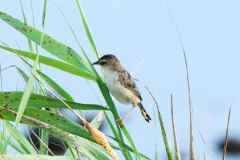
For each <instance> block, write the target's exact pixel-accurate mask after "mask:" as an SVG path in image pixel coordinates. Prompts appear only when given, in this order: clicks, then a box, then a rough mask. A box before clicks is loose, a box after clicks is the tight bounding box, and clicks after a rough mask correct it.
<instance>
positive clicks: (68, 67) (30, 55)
mask: <svg viewBox="0 0 240 160" xmlns="http://www.w3.org/2000/svg"><path fill="white" fill-rule="evenodd" d="M0 48H2V49H4V50H7V51H10V52H12V53H15V54H17V55H21V56H24V57H26V58H29V59H32V60H33V59H35V58H36V54H34V53H31V52H26V51H22V50H18V49H12V48H9V47H5V46H1V45H0ZM39 62H40V63H42V64H46V65H48V66H51V67H54V68H57V69H60V70H62V71H65V72H68V73H71V74H74V75H77V76H80V77H83V78H86V79H89V80H93V81H95V77H94V76H93V75H92V74H91V73H90V72H88V71H86V70H83V69H81V68H78V67H76V66H73V65H70V64H67V63H64V62H61V61H58V60H55V59H52V58H48V57H45V56H39Z"/></svg>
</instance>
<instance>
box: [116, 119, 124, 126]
mask: <svg viewBox="0 0 240 160" xmlns="http://www.w3.org/2000/svg"><path fill="white" fill-rule="evenodd" d="M124 121H125V118H122V119H118V120H116V122H118V124H119V125H120V126H123V123H124Z"/></svg>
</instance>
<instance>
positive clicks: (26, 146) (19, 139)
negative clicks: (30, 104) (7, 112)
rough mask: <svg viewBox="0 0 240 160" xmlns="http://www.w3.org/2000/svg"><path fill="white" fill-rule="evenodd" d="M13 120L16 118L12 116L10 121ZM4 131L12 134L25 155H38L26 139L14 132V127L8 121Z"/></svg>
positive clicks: (16, 131)
mask: <svg viewBox="0 0 240 160" xmlns="http://www.w3.org/2000/svg"><path fill="white" fill-rule="evenodd" d="M0 113H1V114H0V115H2V116H4V114H2V112H1V111H0ZM3 118H4V117H3ZM15 118H16V116H13V117H12V120H11V121H14V120H15ZM6 119H7V118H6ZM6 130H7V131H8V132H9V133H12V137H13V138H14V139H15V141H16V142H18V144H19V146H20V148H21V149H23V150H24V151H25V152H26V153H27V154H38V153H37V151H36V150H35V149H34V147H33V146H32V144H31V143H30V142H29V141H28V140H27V139H26V137H24V135H23V134H22V133H20V132H19V131H18V130H14V126H13V125H12V124H11V123H10V122H9V121H6ZM9 138H10V137H9ZM9 138H8V139H9Z"/></svg>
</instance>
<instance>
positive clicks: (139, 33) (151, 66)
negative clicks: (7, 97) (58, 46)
mask: <svg viewBox="0 0 240 160" xmlns="http://www.w3.org/2000/svg"><path fill="white" fill-rule="evenodd" d="M56 3H57V4H58V5H59V7H60V8H61V9H62V10H63V12H64V14H65V16H66V18H67V19H68V21H69V23H70V25H71V27H72V28H73V30H74V32H75V34H76V35H77V37H78V38H79V41H80V43H81V45H82V46H83V48H84V50H85V52H86V53H87V54H88V55H89V57H90V59H91V60H92V61H93V62H94V61H96V59H95V57H94V56H93V53H92V50H91V47H90V45H89V43H88V40H87V37H86V35H85V31H84V28H83V26H82V23H81V19H80V15H79V13H78V9H77V6H76V3H75V2H74V1H68V2H66V1H63V0H59V1H56ZM81 3H82V8H83V10H84V12H85V16H86V18H87V21H88V24H89V26H90V28H91V31H92V34H93V37H94V39H95V43H96V45H97V49H98V52H99V54H100V56H101V55H104V54H114V55H116V56H117V57H118V58H119V60H120V61H121V63H122V65H123V66H124V67H125V68H126V69H127V70H128V71H129V72H132V71H133V70H134V69H135V67H136V66H137V65H138V64H139V63H140V62H141V61H142V60H143V59H145V61H144V63H142V64H141V66H140V67H139V68H138V69H137V71H136V72H135V73H134V75H133V77H134V78H137V79H139V80H141V81H142V82H143V83H144V84H145V85H146V86H147V87H148V88H149V89H150V90H151V92H152V93H153V94H154V96H155V98H156V100H157V102H158V104H159V106H160V110H161V113H162V116H163V119H164V122H165V127H166V129H167V131H168V134H169V138H170V139H171V142H172V143H173V141H172V130H171V119H170V94H173V98H174V102H173V103H174V109H175V121H176V126H177V132H178V138H179V143H180V150H181V151H182V152H183V153H184V154H188V147H189V146H188V144H189V107H188V92H187V81H186V71H185V64H184V57H183V53H182V48H181V44H180V41H179V37H178V35H177V32H176V30H175V28H174V25H173V23H172V21H171V18H170V16H169V14H168V9H167V1H137V0H133V1H104V2H103V1H81ZM168 3H169V9H170V12H171V14H172V17H173V19H174V21H175V23H176V25H177V28H178V30H179V33H180V35H181V38H182V42H183V45H184V49H185V52H186V55H187V61H188V67H189V78H190V85H191V94H192V104H193V111H194V121H195V123H196V124H197V126H198V128H199V129H200V131H201V134H202V135H203V136H204V138H205V141H206V143H207V144H208V145H209V147H210V148H211V149H212V150H213V153H214V155H215V156H216V157H217V158H220V157H221V154H219V152H217V150H216V143H217V142H218V140H220V139H221V138H223V137H224V133H225V129H226V124H227V116H228V109H229V107H230V104H231V101H232V100H233V98H234V96H235V95H236V94H237V93H238V92H239V91H240V76H239V75H240V63H239V61H240V54H239V53H240V45H239V43H240V41H239V40H240V30H239V28H240V21H239V15H240V10H239V8H240V2H239V1H236V0H235V1H234V0H229V1H216V0H210V1H200V0H198V1H189V0H184V1H169V2H168ZM0 4H1V5H0V10H1V11H3V12H6V13H8V14H10V15H12V16H13V17H15V18H17V19H20V20H22V19H23V18H22V13H21V7H20V3H19V1H3V0H0ZM23 6H24V10H25V12H26V15H27V19H28V24H29V25H32V16H31V6H30V2H29V1H24V3H23ZM42 7H43V2H42V1H33V10H34V19H35V25H36V28H38V29H40V30H41V12H42ZM0 27H1V31H0V38H1V39H0V40H1V41H3V42H5V43H6V44H8V45H9V46H11V47H13V48H18V46H17V44H16V42H17V43H18V45H19V46H20V48H21V49H23V50H28V45H27V40H26V38H25V37H24V36H23V35H21V34H20V33H18V32H17V31H16V30H15V29H13V28H12V27H10V26H9V25H7V24H6V23H5V22H3V21H0ZM44 31H45V32H46V33H47V34H49V35H50V36H52V37H54V38H55V39H57V40H58V41H60V42H63V43H64V44H67V45H69V46H70V47H71V48H73V49H75V50H76V51H77V52H78V53H79V54H80V55H82V53H81V51H80V49H79V47H78V45H77V43H76V41H75V40H74V37H73V36H72V34H71V32H70V30H69V28H68V27H67V24H66V23H65V21H64V18H63V17H62V15H61V13H60V11H59V10H58V8H57V7H56V6H55V5H54V4H53V3H52V2H51V1H49V2H48V8H47V15H46V22H45V29H44ZM15 41H16V42H15ZM40 52H41V54H42V55H47V56H50V57H52V55H50V54H49V53H47V52H46V51H44V50H42V49H41V50H40ZM0 59H1V65H2V68H4V67H7V66H9V65H13V64H14V65H17V66H20V67H22V69H24V70H25V71H27V69H26V68H25V66H24V65H23V64H22V62H21V61H20V60H19V58H18V57H17V56H15V55H13V54H11V53H8V52H5V51H0ZM42 70H43V72H44V73H46V74H47V75H49V76H50V77H52V78H53V79H54V80H55V81H56V82H57V83H59V84H60V85H61V86H62V87H64V88H65V89H66V90H67V91H68V92H69V93H70V94H71V95H72V96H73V97H74V99H75V100H76V101H77V102H82V103H99V102H98V100H97V98H96V97H95V96H94V93H93V92H92V91H91V89H90V87H89V86H88V84H87V83H86V81H85V80H84V79H80V78H78V77H76V76H73V75H69V74H66V73H64V72H61V71H56V70H54V69H52V68H50V67H47V66H43V67H42ZM98 71H99V69H98ZM62 77H66V78H65V79H63V78H62ZM17 80H18V75H17V74H16V71H15V70H14V69H9V70H7V71H4V72H3V88H4V90H8V91H10V90H16V86H17ZM69 82H71V83H69ZM91 84H92V85H93V88H94V90H95V91H96V92H97V94H98V95H99V98H100V99H101V103H102V104H105V102H104V100H103V98H102V97H101V94H100V92H99V91H98V88H97V86H96V84H94V83H91ZM138 86H139V88H140V91H141V94H142V97H143V105H144V106H145V108H146V109H147V111H148V112H149V114H150V116H151V117H152V118H153V117H154V111H155V110H154V109H153V108H154V103H153V100H152V99H151V96H150V95H149V94H148V92H147V91H146V90H145V89H144V87H143V86H142V85H141V84H140V83H138ZM23 87H24V84H23V83H22V81H20V84H19V90H22V89H23ZM115 102H116V105H117V107H118V110H119V111H120V114H121V115H122V116H124V115H125V114H126V113H127V112H128V111H129V109H130V106H125V105H122V104H120V103H118V102H117V101H115ZM239 105H240V97H239V96H237V97H236V98H235V100H234V102H233V105H232V115H231V123H230V135H232V136H234V137H236V138H240V137H239V135H240V134H239V132H240V128H239V123H238V122H239V112H240V108H239ZM89 114H93V115H94V114H97V112H94V113H89ZM126 126H127V128H128V129H129V131H130V134H131V135H132V137H133V140H134V141H135V143H136V145H137V147H138V148H139V150H140V151H141V152H143V153H144V154H146V155H147V156H149V157H151V158H153V157H154V145H155V139H154V138H153V137H154V136H155V124H154V121H152V122H151V123H146V122H145V120H144V119H143V118H142V115H141V114H140V112H139V110H138V109H136V110H135V111H134V112H133V113H132V114H131V116H130V117H129V118H128V119H127V121H126ZM157 130H158V132H157V133H159V135H158V141H159V154H160V155H164V154H165V149H164V146H163V143H162V138H161V136H160V130H159V128H157ZM104 132H105V133H106V134H110V135H111V131H110V130H109V129H106V130H105V131H104ZM143 137H144V138H143ZM145 137H146V138H145ZM194 140H195V156H196V157H197V156H198V155H200V154H201V153H202V152H204V154H205V156H206V159H212V157H211V155H210V154H209V152H208V150H207V148H206V146H205V145H204V143H203V141H202V140H201V137H200V135H199V134H198V131H197V129H196V127H194ZM229 159H235V157H229Z"/></svg>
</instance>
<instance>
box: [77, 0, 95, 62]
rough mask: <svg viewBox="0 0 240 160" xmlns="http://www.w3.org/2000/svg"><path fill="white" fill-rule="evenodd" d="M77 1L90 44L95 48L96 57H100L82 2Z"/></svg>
mask: <svg viewBox="0 0 240 160" xmlns="http://www.w3.org/2000/svg"><path fill="white" fill-rule="evenodd" d="M76 2H77V6H78V10H79V12H80V15H81V18H82V23H83V26H84V28H85V31H86V34H87V37H88V40H89V42H90V45H91V47H92V49H93V53H94V54H95V56H96V58H97V59H99V56H98V52H97V47H96V45H95V42H94V39H93V36H92V34H91V31H90V28H89V27H88V24H87V20H86V18H85V15H84V13H83V10H82V7H81V4H80V2H79V0H76Z"/></svg>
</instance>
